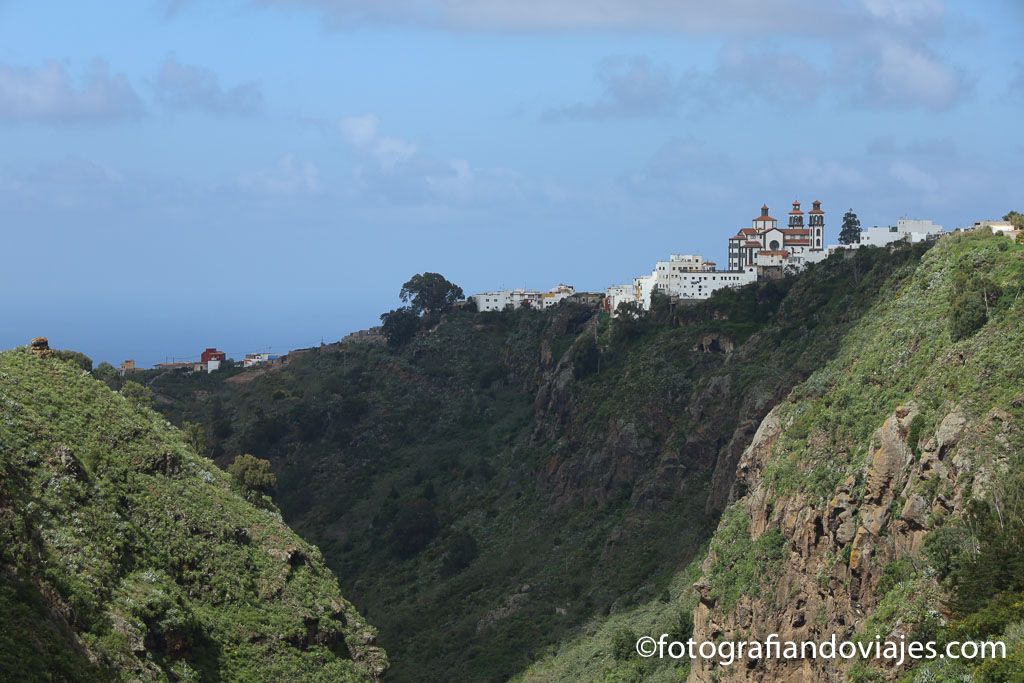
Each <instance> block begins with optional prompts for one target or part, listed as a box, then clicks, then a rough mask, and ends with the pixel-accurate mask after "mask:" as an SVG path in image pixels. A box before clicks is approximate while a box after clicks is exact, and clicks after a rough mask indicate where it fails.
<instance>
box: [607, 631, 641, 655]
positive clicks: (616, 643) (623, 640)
mask: <svg viewBox="0 0 1024 683" xmlns="http://www.w3.org/2000/svg"><path fill="white" fill-rule="evenodd" d="M636 640H637V637H636V633H634V632H633V631H632V630H631V629H628V628H626V627H622V628H620V629H618V630H617V631H615V634H614V635H613V636H612V657H614V658H615V659H616V660H618V661H620V662H621V661H624V660H627V659H629V658H631V657H632V656H633V655H634V654H635V653H636Z"/></svg>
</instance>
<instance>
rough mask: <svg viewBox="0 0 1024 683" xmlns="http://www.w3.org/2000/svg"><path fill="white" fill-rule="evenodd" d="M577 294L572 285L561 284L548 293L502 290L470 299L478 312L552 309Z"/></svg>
mask: <svg viewBox="0 0 1024 683" xmlns="http://www.w3.org/2000/svg"><path fill="white" fill-rule="evenodd" d="M575 293H576V289H575V288H574V287H572V286H570V285H563V284H559V285H557V286H555V287H552V288H551V289H550V290H548V291H546V292H540V291H536V290H532V289H502V290H498V291H496V292H482V293H480V294H474V295H473V296H471V297H470V298H471V299H472V300H473V301H474V302H476V309H477V310H478V311H504V310H507V309H514V308H524V307H527V308H536V309H545V308H551V307H552V306H554V305H555V304H557V303H558V302H559V301H562V300H563V299H565V298H568V297H570V296H572V295H573V294H575Z"/></svg>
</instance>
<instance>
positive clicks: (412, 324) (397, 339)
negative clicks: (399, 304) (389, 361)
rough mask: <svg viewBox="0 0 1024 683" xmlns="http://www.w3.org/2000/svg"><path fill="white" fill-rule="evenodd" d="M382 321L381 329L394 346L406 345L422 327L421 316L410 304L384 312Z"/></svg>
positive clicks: (389, 343)
mask: <svg viewBox="0 0 1024 683" xmlns="http://www.w3.org/2000/svg"><path fill="white" fill-rule="evenodd" d="M380 321H381V331H382V332H383V333H384V337H385V338H386V339H387V340H388V346H390V347H392V348H399V347H402V346H405V345H406V344H407V343H409V342H410V341H411V340H412V338H413V337H414V336H416V330H418V329H419V327H420V317H419V316H418V315H417V314H416V311H414V310H413V309H412V308H410V307H408V306H405V307H403V308H396V309H395V310H393V311H389V312H387V313H384V314H383V315H381V317H380Z"/></svg>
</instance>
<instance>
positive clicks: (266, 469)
mask: <svg viewBox="0 0 1024 683" xmlns="http://www.w3.org/2000/svg"><path fill="white" fill-rule="evenodd" d="M228 474H230V475H231V479H232V481H234V483H235V485H236V486H237V487H238V488H239V489H240V490H241V491H242V492H243V493H245V494H260V495H270V493H271V492H273V490H274V485H275V484H277V476H276V475H275V474H274V472H273V470H272V469H271V468H270V461H269V460H264V459H263V458H257V457H254V456H252V455H249V454H248V453H246V454H243V455H239V456H238V457H236V458H235V461H234V462H233V463H231V465H230V466H229V467H228Z"/></svg>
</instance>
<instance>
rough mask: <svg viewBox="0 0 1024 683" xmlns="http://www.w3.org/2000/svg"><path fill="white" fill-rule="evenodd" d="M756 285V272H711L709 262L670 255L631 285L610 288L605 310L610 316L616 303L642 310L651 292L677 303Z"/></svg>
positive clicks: (751, 268)
mask: <svg viewBox="0 0 1024 683" xmlns="http://www.w3.org/2000/svg"><path fill="white" fill-rule="evenodd" d="M756 281H757V268H756V267H755V266H754V265H750V266H747V267H745V268H742V269H740V270H737V271H722V270H715V263H714V262H713V261H705V260H704V259H703V258H702V257H700V256H695V255H692V254H672V255H671V256H669V259H668V260H667V261H658V262H657V263H656V264H655V265H654V270H653V271H652V272H651V274H650V275H641V276H639V277H635V278H633V284H632V285H612V286H611V287H609V288H608V289H607V291H606V292H605V310H606V311H608V312H609V313H612V314H614V313H615V311H616V309H617V308H618V306H619V304H620V303H623V302H635V303H638V304H640V306H641V307H642V308H644V309H645V310H646V309H648V308H650V306H651V296H652V294H653V292H654V291H655V290H658V291H659V292H661V293H663V294H665V295H666V296H670V297H676V298H678V299H681V300H700V299H707V298H709V297H710V296H711V294H712V293H713V292H714V291H715V290H718V289H722V288H723V287H742V286H743V285H746V284H750V283H751V282H756Z"/></svg>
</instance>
